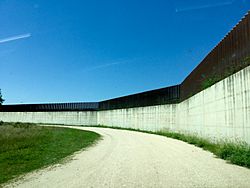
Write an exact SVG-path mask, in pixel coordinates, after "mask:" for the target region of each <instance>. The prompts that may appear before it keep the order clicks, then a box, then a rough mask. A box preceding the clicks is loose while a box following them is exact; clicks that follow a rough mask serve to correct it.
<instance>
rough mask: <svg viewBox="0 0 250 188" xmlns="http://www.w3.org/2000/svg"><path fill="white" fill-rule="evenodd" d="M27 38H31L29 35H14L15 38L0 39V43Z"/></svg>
mask: <svg viewBox="0 0 250 188" xmlns="http://www.w3.org/2000/svg"><path fill="white" fill-rule="evenodd" d="M29 37H31V34H30V33H26V34H22V35H16V36H12V37H8V38H4V39H0V43H5V42H10V41H14V40H19V39H25V38H29Z"/></svg>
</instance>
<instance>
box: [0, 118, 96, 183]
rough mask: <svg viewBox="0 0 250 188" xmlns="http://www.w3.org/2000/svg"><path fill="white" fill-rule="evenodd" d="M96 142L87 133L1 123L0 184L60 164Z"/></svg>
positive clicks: (94, 138)
mask: <svg viewBox="0 0 250 188" xmlns="http://www.w3.org/2000/svg"><path fill="white" fill-rule="evenodd" d="M99 138H100V135H99V134H97V133H94V132H90V131H82V130H77V129H69V128H60V127H43V126H37V125H34V124H27V123H25V124H24V123H3V122H0V184H2V183H4V182H7V181H8V180H10V179H13V178H15V177H17V176H19V175H21V174H24V173H27V172H30V171H32V170H35V169H38V168H41V167H45V166H48V165H51V164H55V163H58V162H61V161H62V159H63V158H65V157H67V156H69V155H71V154H73V153H74V152H76V151H79V150H81V149H83V148H86V147H88V146H90V145H91V144H93V143H94V142H95V141H97V140H98V139H99Z"/></svg>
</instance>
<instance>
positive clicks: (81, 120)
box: [0, 111, 97, 125]
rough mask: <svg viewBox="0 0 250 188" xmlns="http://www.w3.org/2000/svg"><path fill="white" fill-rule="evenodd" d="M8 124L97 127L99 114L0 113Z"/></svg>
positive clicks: (0, 116)
mask: <svg viewBox="0 0 250 188" xmlns="http://www.w3.org/2000/svg"><path fill="white" fill-rule="evenodd" d="M0 120H1V121H6V122H31V123H53V124H56V123H58V124H68V125H97V112H95V111H86V112H85V111H83V112H78V111H77V112H75V111H74V112H0Z"/></svg>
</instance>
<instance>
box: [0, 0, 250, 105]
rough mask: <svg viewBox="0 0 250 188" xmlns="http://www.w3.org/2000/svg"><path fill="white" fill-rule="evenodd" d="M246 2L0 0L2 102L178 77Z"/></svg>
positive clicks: (137, 87)
mask: <svg viewBox="0 0 250 188" xmlns="http://www.w3.org/2000/svg"><path fill="white" fill-rule="evenodd" d="M249 9H250V1H249V0H99V1H98V0H79V1H77V0H71V1H63V0H61V1H58V0H33V1H30V0H22V1H20V0H1V1H0V28H1V29H0V88H1V89H2V94H3V96H4V98H5V99H6V101H5V104H12V103H45V102H76V101H99V100H103V99H109V98H113V97H118V96H123V95H127V94H132V93H136V92H141V91H145V90H151V89H156V88H160V87H166V86H170V85H174V84H178V83H180V82H181V81H182V80H183V79H184V78H185V77H186V76H187V75H188V74H189V73H190V72H191V71H192V69H193V68H194V67H195V66H197V65H198V64H199V62H200V61H201V60H202V59H203V58H204V57H205V55H206V54H207V53H208V52H209V51H210V50H211V49H212V48H213V47H214V46H215V45H216V44H217V43H218V42H219V41H220V40H221V39H222V38H223V37H224V35H225V34H226V33H227V32H229V31H230V30H231V29H232V27H233V26H234V25H235V24H236V23H237V22H238V21H239V20H240V19H241V18H242V17H243V16H244V15H245V14H246V12H247V11H248V10H249Z"/></svg>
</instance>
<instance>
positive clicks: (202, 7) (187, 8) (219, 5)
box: [175, 1, 234, 12]
mask: <svg viewBox="0 0 250 188" xmlns="http://www.w3.org/2000/svg"><path fill="white" fill-rule="evenodd" d="M233 2H234V1H228V2H222V3H216V4H209V5H201V6H192V7H186V8H180V9H175V11H176V12H184V11H190V10H199V9H206V8H213V7H221V6H226V5H231V4H233Z"/></svg>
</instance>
